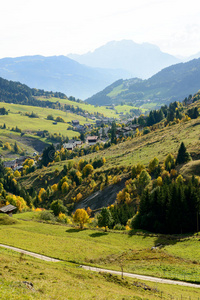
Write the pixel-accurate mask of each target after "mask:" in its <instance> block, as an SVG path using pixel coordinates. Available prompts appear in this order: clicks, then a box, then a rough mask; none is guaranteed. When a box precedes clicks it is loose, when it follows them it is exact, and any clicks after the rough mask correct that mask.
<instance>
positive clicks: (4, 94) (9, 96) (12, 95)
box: [0, 78, 67, 106]
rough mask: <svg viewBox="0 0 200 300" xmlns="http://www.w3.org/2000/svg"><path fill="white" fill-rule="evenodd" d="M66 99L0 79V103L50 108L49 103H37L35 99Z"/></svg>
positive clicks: (57, 94)
mask: <svg viewBox="0 0 200 300" xmlns="http://www.w3.org/2000/svg"><path fill="white" fill-rule="evenodd" d="M39 96H44V97H57V98H67V97H66V96H65V94H63V93H59V92H56V93H53V92H46V91H44V90H38V89H31V88H30V87H28V86H27V85H25V84H21V83H20V82H15V81H9V80H6V79H3V78H0V101H1V102H7V103H17V104H23V105H32V106H52V103H51V102H50V101H39V100H37V98H36V97H39Z"/></svg>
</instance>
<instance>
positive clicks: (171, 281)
mask: <svg viewBox="0 0 200 300" xmlns="http://www.w3.org/2000/svg"><path fill="white" fill-rule="evenodd" d="M80 267H82V268H83V269H85V270H88V271H94V272H105V273H110V274H114V275H120V276H121V275H122V272H119V271H113V270H107V269H101V268H95V267H89V266H84V265H81V266H80ZM123 276H126V277H131V278H135V279H140V280H147V281H152V282H157V283H165V284H174V285H181V286H187V287H192V288H200V284H195V283H189V282H184V281H177V280H170V279H164V278H158V277H152V276H145V275H138V274H132V273H126V272H123Z"/></svg>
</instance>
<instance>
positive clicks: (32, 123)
mask: <svg viewBox="0 0 200 300" xmlns="http://www.w3.org/2000/svg"><path fill="white" fill-rule="evenodd" d="M3 106H4V107H5V108H6V109H7V110H10V111H9V114H8V115H5V116H0V124H4V123H6V126H7V128H8V127H10V128H12V127H16V125H17V126H18V127H19V128H21V129H22V130H35V131H39V130H41V131H42V130H48V131H49V132H50V133H54V132H57V133H61V134H63V135H64V136H66V135H67V136H68V137H69V138H71V137H73V136H75V135H79V133H77V132H75V131H71V130H67V128H68V127H69V124H67V123H57V125H53V121H51V120H47V119H46V118H47V116H48V115H50V114H52V115H53V116H54V118H56V117H58V116H60V117H62V118H63V119H64V121H65V122H71V121H72V120H77V119H78V120H79V121H80V124H84V123H87V121H86V118H84V117H82V116H79V115H76V114H72V113H66V112H63V111H60V110H56V109H50V108H42V107H35V106H26V105H19V104H8V103H3ZM32 111H33V112H34V113H36V114H38V116H39V119H38V118H29V117H27V116H24V115H22V114H25V113H26V112H28V113H31V112H32ZM20 113H22V114H20ZM91 123H92V122H91Z"/></svg>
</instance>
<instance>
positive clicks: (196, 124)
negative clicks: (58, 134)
mask: <svg viewBox="0 0 200 300" xmlns="http://www.w3.org/2000/svg"><path fill="white" fill-rule="evenodd" d="M199 132H200V120H199V119H196V120H190V121H188V122H185V123H180V124H176V125H173V126H169V127H167V128H164V129H159V130H157V131H155V132H151V133H149V134H147V135H144V136H140V137H136V138H133V139H131V140H130V141H126V142H124V143H121V144H118V145H114V146H112V147H110V148H108V149H105V150H102V151H99V152H95V153H92V154H89V155H87V156H85V157H84V156H82V157H81V158H85V159H86V160H87V161H89V159H91V158H92V159H94V158H95V157H102V156H104V157H105V158H106V161H107V162H106V164H105V165H104V166H103V167H101V169H97V170H98V171H99V170H106V169H109V168H113V167H116V166H132V165H134V164H137V163H142V164H145V165H148V163H149V161H150V160H151V159H153V158H154V157H155V156H156V157H157V158H158V159H159V161H160V162H163V161H164V159H165V158H166V156H167V155H168V154H169V153H172V154H174V155H175V156H176V155H177V153H178V149H179V147H180V144H181V142H182V141H183V142H184V143H185V145H186V147H187V150H188V151H189V152H190V153H191V155H192V156H193V158H194V159H200V140H199V139H198V138H197V137H198V136H199ZM81 158H77V159H75V161H79V160H80V159H81ZM66 163H67V161H61V162H59V163H55V164H54V165H52V166H51V167H48V168H43V169H40V170H36V171H35V172H34V173H31V174H29V175H28V176H25V177H23V178H21V179H20V182H21V183H22V184H23V185H24V186H26V187H27V188H30V185H32V184H33V186H34V187H35V188H37V189H38V188H40V187H41V184H42V182H40V180H39V179H38V176H39V175H42V176H44V177H45V176H47V175H48V176H50V177H51V178H53V177H54V174H53V172H54V170H55V169H56V168H57V169H58V170H60V171H61V170H62V168H63V166H64V165H65V164H66ZM181 173H182V171H181ZM183 175H185V176H186V175H187V174H186V172H185V173H183ZM195 175H198V174H197V173H195Z"/></svg>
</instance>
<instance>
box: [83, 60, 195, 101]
mask: <svg viewBox="0 0 200 300" xmlns="http://www.w3.org/2000/svg"><path fill="white" fill-rule="evenodd" d="M199 78H200V59H194V60H192V61H189V62H186V63H179V64H176V65H173V66H170V67H168V68H165V69H163V70H162V71H160V72H158V73H157V74H156V75H154V76H152V77H151V78H149V79H148V80H143V81H142V80H138V79H129V80H120V81H117V82H115V83H113V84H112V85H111V86H109V87H107V88H106V89H104V90H103V91H101V92H99V93H98V94H96V95H94V96H92V97H90V98H89V99H87V102H89V103H91V104H99V105H104V104H109V103H110V104H111V103H114V104H116V103H120V102H121V101H122V100H124V101H125V102H132V103H135V105H137V106H141V105H142V104H143V100H145V101H147V100H149V99H150V100H151V102H155V103H156V104H157V105H160V104H161V103H165V104H168V103H170V102H172V101H178V100H180V101H181V100H183V99H184V98H185V97H187V96H188V95H189V94H194V93H195V92H197V91H198V89H199V85H200V80H199Z"/></svg>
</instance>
